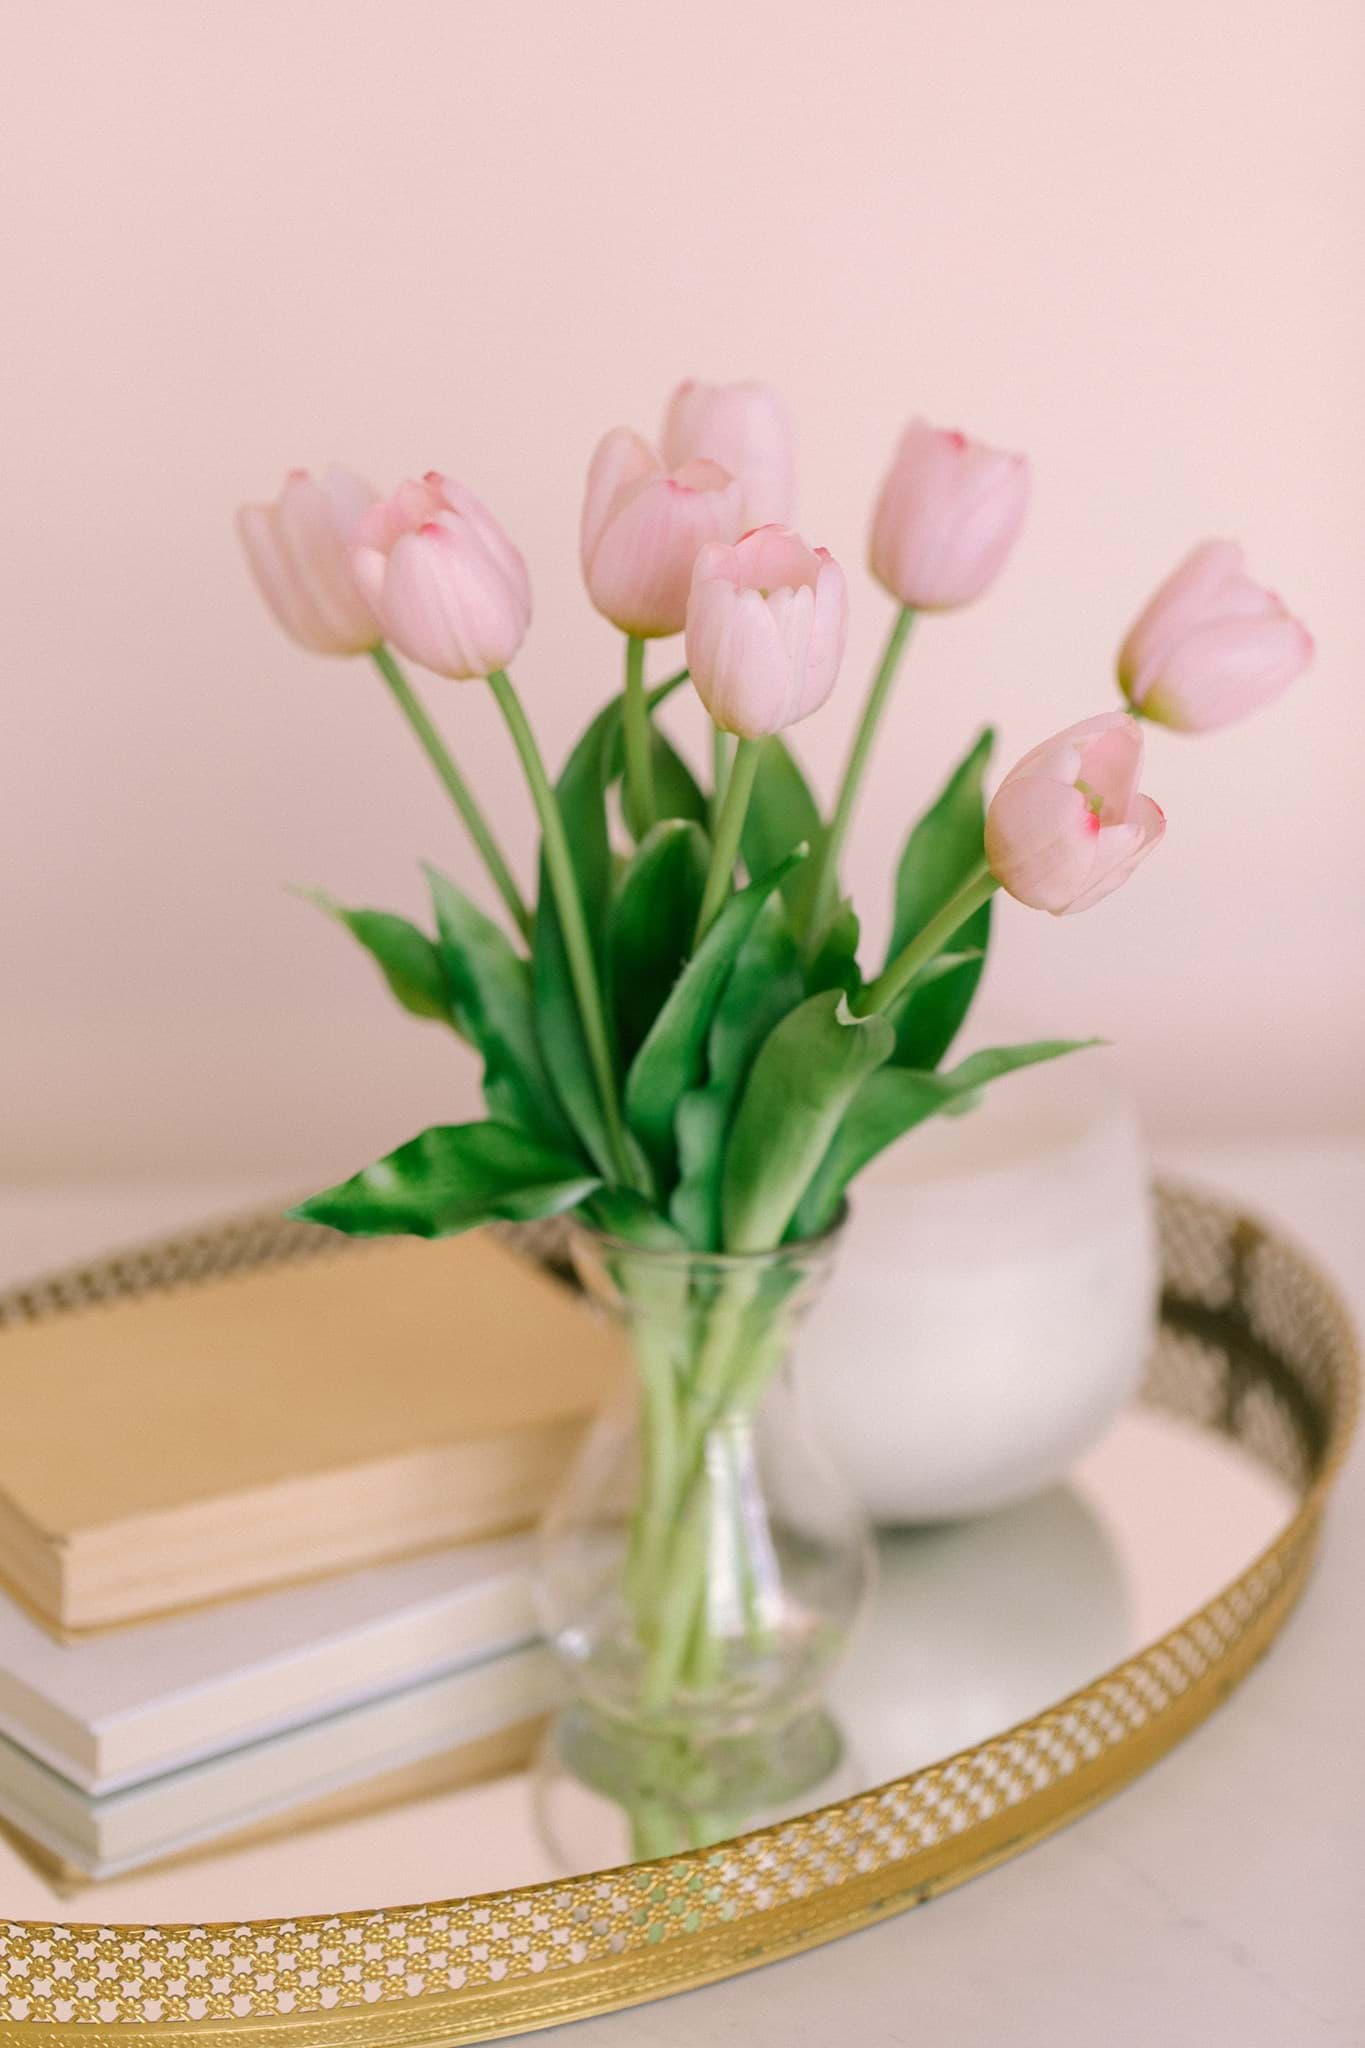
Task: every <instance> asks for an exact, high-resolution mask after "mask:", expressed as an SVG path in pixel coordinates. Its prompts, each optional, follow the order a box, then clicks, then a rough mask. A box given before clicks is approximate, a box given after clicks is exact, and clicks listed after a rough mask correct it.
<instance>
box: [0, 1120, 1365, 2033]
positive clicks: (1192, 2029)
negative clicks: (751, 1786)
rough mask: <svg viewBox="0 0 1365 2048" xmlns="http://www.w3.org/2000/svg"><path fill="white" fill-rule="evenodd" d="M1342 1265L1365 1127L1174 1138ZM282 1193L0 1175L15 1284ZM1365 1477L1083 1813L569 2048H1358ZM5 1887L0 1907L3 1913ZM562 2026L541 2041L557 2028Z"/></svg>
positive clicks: (1350, 1252) (1363, 1968) (1349, 1291)
mask: <svg viewBox="0 0 1365 2048" xmlns="http://www.w3.org/2000/svg"><path fill="white" fill-rule="evenodd" d="M1161 1164H1162V1165H1163V1166H1164V1167H1166V1168H1167V1169H1168V1170H1173V1171H1177V1172H1180V1173H1184V1174H1187V1175H1188V1176H1189V1177H1190V1178H1197V1179H1199V1180H1201V1181H1203V1182H1205V1183H1207V1184H1209V1185H1212V1186H1216V1187H1219V1188H1221V1189H1224V1190H1226V1191H1228V1192H1230V1193H1232V1194H1235V1195H1237V1196H1238V1197H1240V1198H1241V1199H1242V1200H1244V1201H1245V1202H1246V1203H1247V1204H1248V1205H1249V1206H1251V1207H1253V1208H1259V1209H1260V1210H1261V1211H1263V1212H1264V1213H1265V1214H1266V1215H1268V1216H1272V1217H1274V1218H1275V1219H1276V1220H1277V1221H1279V1222H1281V1223H1282V1224H1283V1225H1284V1226H1285V1227H1286V1228H1288V1229H1289V1230H1290V1231H1291V1232H1292V1233H1293V1234H1294V1235H1296V1236H1297V1237H1298V1238H1299V1240H1300V1241H1301V1242H1302V1243H1304V1244H1305V1245H1306V1246H1307V1247H1308V1248H1309V1249H1311V1250H1312V1251H1313V1252H1314V1253H1316V1255H1317V1256H1318V1257H1319V1259H1320V1260H1321V1261H1322V1263H1323V1264H1324V1265H1325V1266H1327V1267H1328V1269H1329V1270H1331V1271H1332V1272H1333V1273H1334V1275H1335V1277H1336V1278H1337V1280H1338V1282H1339V1284H1340V1285H1341V1287H1342V1289H1343V1291H1344V1292H1345V1294H1346V1296H1347V1298H1348V1299H1349V1300H1350V1302H1351V1303H1352V1306H1353V1307H1354V1309H1355V1311H1356V1313H1357V1314H1358V1316H1359V1317H1360V1318H1361V1320H1362V1322H1365V1143H1361V1142H1355V1141H1340V1142H1321V1141H1317V1142H1313V1143H1308V1142H1303V1143H1292V1144H1288V1143H1279V1144H1275V1145H1263V1144H1246V1145H1236V1146H1220V1147H1203V1148H1199V1149H1197V1150H1195V1149H1190V1150H1187V1151H1182V1152H1174V1151H1172V1150H1170V1149H1169V1148H1168V1149H1167V1152H1166V1153H1165V1155H1164V1156H1163V1158H1162V1161H1161ZM274 1192H277V1191H276V1190H272V1189H271V1188H269V1187H268V1186H263V1185H262V1184H259V1183H257V1184H249V1183H244V1182H242V1181H241V1180H237V1181H233V1182H212V1181H200V1182H189V1181H182V1182H178V1183H176V1184H174V1185H153V1184H147V1183H144V1184H138V1185H133V1184H129V1185H126V1186H125V1185H120V1186H117V1187H114V1186H109V1185H105V1186H100V1187H88V1188H74V1187H73V1188H51V1189H43V1190H38V1189H32V1188H23V1189H21V1188H17V1187H11V1188H0V1284H3V1283H5V1282H6V1281H8V1280H15V1279H21V1278H25V1277H27V1276H29V1275H31V1274H33V1273H35V1272H38V1271H41V1270H43V1269H44V1268H46V1267H50V1266H53V1265H58V1264H62V1263H64V1262H66V1261H67V1260H69V1259H76V1258H82V1257H86V1256H89V1255H92V1254H94V1253H96V1252H99V1251H103V1250H107V1249H110V1248H112V1247H113V1246H114V1245H115V1244H118V1243H121V1242H122V1243H126V1242H128V1241H129V1240H131V1239H136V1238H137V1237H139V1236H144V1235H148V1234H152V1233H155V1232H157V1231H160V1230H163V1229H166V1228H169V1227H174V1226H175V1225H176V1224H179V1223H183V1222H187V1221H192V1220H195V1219H198V1218H203V1217H208V1216H211V1215H213V1214H215V1213H222V1212H223V1211H224V1210H227V1209H231V1208H233V1207H237V1206H244V1205H246V1204H248V1203H250V1202H251V1201H253V1200H256V1199H259V1198H262V1197H268V1196H270V1195H271V1194H273V1193H274ZM1362 1561H1365V1469H1363V1468H1362V1461H1361V1459H1360V1458H1359V1457H1356V1458H1355V1459H1354V1460H1353V1461H1352V1463H1351V1464H1350V1466H1348V1468H1347V1471H1346V1474H1345V1476H1344V1478H1343V1480H1342V1482H1341V1484H1340V1487H1339V1490H1338V1496H1337V1499H1336V1502H1335V1505H1334V1512H1333V1514H1332V1516H1331V1519H1330V1522H1329V1527H1328V1532H1327V1542H1326V1546H1325V1551H1324V1555H1323V1558H1322V1561H1321V1563H1320V1565H1319V1568H1318V1571H1317V1574H1316V1576H1315V1578H1314V1581H1313V1583H1312V1584H1311V1586H1310V1587H1309V1589H1308V1592H1307V1594H1306V1596H1305V1599H1304V1601H1303V1603H1302V1605H1301V1607H1300V1609H1299V1611H1298V1613H1297V1614H1296V1615H1295V1616H1294V1618H1293V1619H1292V1621H1291V1622H1290V1624H1289V1626H1288V1628H1287V1630H1286V1632H1285V1634H1284V1636H1283V1637H1282V1639H1281V1640H1280V1641H1279V1642H1278V1643H1277V1644H1276V1645H1275V1647H1274V1649H1273V1651H1272V1653H1271V1655H1270V1656H1269V1658H1268V1659H1267V1660H1266V1661H1265V1662H1264V1663H1263V1664H1262V1665H1261V1666H1260V1667H1258V1669H1257V1670H1256V1671H1254V1672H1253V1673H1252V1674H1251V1676H1250V1677H1249V1678H1248V1679H1247V1681H1246V1683H1245V1684H1244V1685H1243V1686H1242V1687H1241V1688H1240V1689H1239V1690H1238V1691H1237V1692H1236V1693H1235V1694H1234V1695H1233V1697H1232V1698H1231V1700H1230V1701H1229V1702H1228V1703H1227V1704H1226V1705H1225V1706H1224V1707H1223V1708H1222V1709H1221V1710H1220V1711H1219V1712H1218V1713H1217V1714H1216V1715H1215V1716H1214V1718H1213V1719H1212V1720H1211V1721H1210V1722H1208V1723H1206V1724H1205V1726H1204V1727H1202V1728H1201V1729H1199V1730H1198V1731H1197V1732H1196V1733H1195V1734H1194V1735H1193V1736H1191V1737H1190V1738H1189V1739H1188V1740H1187V1741H1186V1742H1185V1743H1183V1744H1182V1745H1181V1746H1180V1748H1178V1749H1177V1750H1176V1751H1175V1752H1174V1754H1173V1755H1171V1756H1169V1757H1168V1758H1166V1759H1165V1761H1164V1762H1162V1763H1161V1764H1159V1765H1157V1767H1156V1768H1155V1769H1154V1770H1153V1771H1151V1772H1149V1773H1148V1774H1146V1775H1145V1776H1144V1777H1142V1778H1140V1779H1139V1780H1138V1781H1137V1783H1136V1784H1135V1785H1133V1786H1131V1787H1129V1788H1128V1789H1127V1790H1126V1791H1124V1792H1122V1793H1120V1794H1119V1795H1118V1796H1117V1797H1116V1798H1115V1799H1113V1800H1111V1801H1110V1802H1109V1803H1108V1804H1107V1805H1106V1806H1103V1807H1101V1808H1100V1809H1099V1810H1098V1811H1097V1812H1095V1813H1093V1814H1091V1815H1090V1816H1088V1817H1087V1818H1086V1819H1085V1820H1084V1821H1081V1822H1079V1823H1078V1824H1077V1825H1076V1826H1074V1827H1071V1828H1069V1829H1067V1830H1065V1831H1064V1832H1063V1833H1062V1834H1060V1835H1058V1836H1055V1837H1054V1838H1053V1839H1052V1840H1051V1841H1048V1842H1045V1843H1044V1844H1042V1846H1041V1847H1039V1848H1037V1849H1034V1850H1032V1851H1030V1852H1029V1853H1028V1854H1027V1855H1025V1856H1022V1857H1020V1858H1018V1859H1017V1860H1016V1861H1014V1862H1012V1863H1009V1864H1006V1865H1005V1866H1004V1867H1003V1868H1002V1869H1000V1870H997V1871H995V1872H993V1873H991V1874H990V1875H989V1876H987V1877H984V1878H981V1879H978V1880H977V1881H976V1882H975V1883H973V1884H970V1885H967V1886H965V1887H964V1888H963V1889H962V1890H960V1891H957V1892H954V1893H951V1894H949V1895H948V1896H947V1897H945V1898H942V1899H939V1900H937V1901H935V1902H934V1903H933V1904H931V1905H929V1906H925V1907H921V1908H919V1909H918V1910H917V1911H915V1912H912V1913H908V1914H905V1915H903V1916H902V1917H900V1918H899V1919H896V1920H892V1921H889V1922H887V1923H885V1924H883V1925H882V1926H880V1927H876V1928H872V1929H869V1930H868V1931H867V1932H866V1933H863V1934H858V1935H853V1936H850V1937H848V1938H846V1939H844V1940H842V1941H838V1942H834V1943H831V1944H830V1945H829V1946H827V1947H825V1948H822V1949H817V1950H815V1951H813V1952H812V1953H810V1954H809V1955H805V1956H800V1957H796V1958H794V1959H793V1960H791V1961H789V1962H785V1963H779V1964H775V1965H773V1966H771V1967H769V1968H767V1969H764V1970H759V1971H755V1972H752V1973H751V1974H749V1975H748V1976H745V1977H740V1978H736V1979H733V1980H732V1981H731V1982H729V1983H726V1984H721V1985H716V1986H712V1987H711V1988H709V1989H707V1990H704V1991H695V1992H690V1993H687V1994H685V1995H683V1996H681V1997H677V1998H672V1999H666V2000H663V2001H662V2002H660V2003H658V2004H656V2005H652V2006H645V2007H639V2008H636V2009H635V2010H633V2011H631V2012H628V2013H621V2014H617V2015H613V2016H612V2017H610V2018H606V2019H601V2020H589V2021H583V2022H580V2023H579V2024H578V2025H577V2026H576V2027H574V2028H573V2029H572V2030H568V2031H566V2032H565V2036H564V2038H565V2040H566V2043H569V2042H571V2043H572V2048H684V2044H687V2048H694V2044H697V2043H703V2042H704V2043H706V2044H707V2048H727V2044H731V2043H734V2044H743V2048H826V2044H829V2048H835V2044H838V2048H842V2044H844V2043H846V2042H847V2043H856V2044H858V2048H899V2044H902V2043H905V2044H912V2043H913V2044H914V2048H940V2044H942V2048H1225V2044H1226V2048H1327V2044H1333V2048H1348V2044H1349V2048H1361V2044H1363V2043H1365V1600H1363V1599H1362V1578H1361V1564H1362ZM2 1905H3V1902H0V1908H2ZM540 2038H544V2037H540Z"/></svg>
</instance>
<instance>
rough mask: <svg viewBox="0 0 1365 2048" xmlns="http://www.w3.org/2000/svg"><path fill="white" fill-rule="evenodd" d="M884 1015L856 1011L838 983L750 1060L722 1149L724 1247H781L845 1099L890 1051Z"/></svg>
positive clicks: (789, 1019)
mask: <svg viewBox="0 0 1365 2048" xmlns="http://www.w3.org/2000/svg"><path fill="white" fill-rule="evenodd" d="M895 1042H896V1034H895V1032H894V1031H893V1030H892V1027H891V1025H890V1023H889V1022H888V1021H887V1019H886V1018H885V1017H882V1016H878V1015H875V1014H874V1015H873V1016H870V1017H855V1016H854V1014H853V1012H852V1010H850V1008H849V1006H848V998H847V997H846V996H845V995H844V993H843V991H842V990H841V989H827V990H825V991H824V993H823V994H821V995H816V996H811V997H810V998H809V999H808V1000H807V1001H806V1002H804V1003H802V1004H801V1005H800V1007H799V1008H797V1009H795V1010H793V1011H791V1013H790V1014H789V1015H788V1016H786V1017H784V1018H783V1019H782V1022H781V1023H780V1024H779V1025H778V1026H777V1027H776V1029H775V1030H774V1031H772V1032H771V1033H770V1035H769V1036H768V1038H767V1040H766V1041H765V1043H764V1045H763V1047H762V1049H761V1050H760V1052H759V1055H758V1058H757V1059H756V1060H755V1061H754V1064H753V1071H752V1072H751V1073H750V1075H749V1079H748V1082H747V1083H746V1085H745V1089H744V1094H743V1096H742V1098H741V1100H740V1105H739V1111H738V1114H737V1115H736V1117H735V1125H734V1129H733V1131H732V1132H731V1134H730V1142H729V1144H728V1145H727V1147H726V1150H725V1170H724V1175H723V1178H722V1182H721V1216H722V1226H723V1237H724V1243H725V1249H726V1250H727V1251H732V1252H751V1251H767V1250H769V1249H770V1248H771V1247H772V1246H774V1245H777V1244H780V1243H781V1241H782V1238H783V1236H784V1234H785V1233H786V1230H787V1226H788V1224H789V1223H790V1222H791V1221H792V1218H793V1216H794V1215H795V1214H796V1212H797V1207H798V1205H799V1204H800V1202H801V1198H802V1196H803V1195H804V1194H805V1192H806V1188H807V1185H808V1184H809V1182H810V1179H811V1176H812V1175H813V1174H814V1173H815V1171H816V1169H817V1167H818V1166H819V1165H820V1162H821V1160H822V1159H823V1158H824V1156H825V1153H826V1152H827V1151H828V1149H829V1146H830V1142H831V1140H832V1139H833V1137H834V1133H835V1131H836V1130H837V1129H838V1126H839V1122H840V1119H841V1118H842V1117H843V1114H844V1112H845V1110H846V1109H847V1108H848V1105H849V1103H850V1102H851V1101H852V1100H853V1099H854V1097H855V1096H856V1095H857V1093H858V1091H859V1089H860V1088H861V1087H862V1085H863V1083H864V1082H865V1081H866V1079H867V1076H868V1075H869V1074H870V1073H872V1072H873V1071H874V1069H875V1068H877V1067H879V1066H881V1065H882V1063H883V1062H884V1061H885V1060H887V1059H889V1058H890V1056H891V1051H892V1048H893V1047H894V1045H895Z"/></svg>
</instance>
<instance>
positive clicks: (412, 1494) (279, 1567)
mask: <svg viewBox="0 0 1365 2048" xmlns="http://www.w3.org/2000/svg"><path fill="white" fill-rule="evenodd" d="M620 1359H621V1352H620V1349H619V1345H618V1340H617V1339H616V1338H615V1336H614V1335H613V1333H612V1332H611V1331H610V1330H609V1329H608V1327H607V1326H606V1325H605V1324H603V1323H601V1322H599V1321H598V1320H597V1319H596V1318H594V1317H593V1316H592V1315H591V1314H590V1312H589V1311H588V1310H587V1308H586V1307H585V1306H584V1305H583V1304H582V1303H581V1302H580V1301H579V1299H578V1298H577V1297H576V1296H575V1295H574V1293H573V1292H572V1290H571V1289H569V1288H568V1287H566V1286H565V1285H564V1284H563V1283H562V1282H560V1281H558V1280H555V1279H552V1278H550V1277H549V1276H548V1275H547V1274H545V1273H544V1272H543V1271H541V1270H540V1269H539V1268H538V1267H536V1266H534V1265H532V1264H531V1263H530V1261H528V1260H526V1259H523V1258H521V1257H520V1256H518V1255H517V1254H516V1253H515V1252H512V1251H509V1250H507V1249H506V1248H505V1246H504V1245H502V1244H501V1243H499V1242H498V1241H497V1240H496V1239H494V1238H492V1237H490V1236H488V1235H487V1234H484V1233H478V1234H475V1235H471V1236H469V1237H461V1238H454V1239H451V1240H447V1241H445V1242H443V1243H436V1244H427V1243H421V1242H416V1241H413V1240H408V1239H404V1240H400V1241H396V1242H386V1243H380V1244H374V1245H367V1246H363V1247H359V1248H351V1249H348V1250H347V1251H345V1252H344V1253H341V1254H339V1255H337V1256H334V1257H329V1258H323V1259H312V1260H308V1261H306V1262H303V1263H299V1264H285V1265H279V1266H273V1267H269V1268H266V1269H264V1270H260V1271H257V1272H247V1273H242V1274H239V1275H228V1276H226V1277H222V1278H216V1279H214V1280H211V1281H206V1282H202V1283H199V1284H196V1285H190V1286H186V1287H182V1288H179V1289H177V1290H175V1291H174V1292H171V1293H165V1294H156V1295H149V1296H144V1297H142V1298H140V1299H137V1300H125V1301H116V1302H113V1303H103V1304H96V1305H93V1306H90V1307H87V1308H83V1309H81V1310H79V1311H77V1312H75V1313H72V1314H65V1315H59V1316H54V1317H52V1318H50V1319H47V1320H42V1321H38V1322H35V1323H32V1324H19V1325H17V1326H15V1327H12V1328H10V1329H6V1330H5V1331H3V1332H0V1415H3V1417H4V1427H3V1429H2V1430H0V1577H3V1578H4V1579H6V1580H7V1581H8V1583H9V1584H10V1585H11V1586H12V1587H13V1588H14V1590H15V1591H17V1593H18V1594H19V1596H20V1598H21V1599H23V1600H24V1601H25V1602H26V1603H27V1604H28V1605H29V1606H30V1608H31V1609H32V1610H33V1611H34V1612H35V1613H36V1614H37V1615H38V1616H39V1617H40V1618H41V1619H43V1620H45V1621H47V1622H49V1623H50V1624H51V1625H52V1626H54V1627H55V1628H56V1629H57V1630H58V1631H59V1632H65V1631H78V1630H83V1629H89V1628H93V1627H99V1626H102V1625H106V1624H108V1623H112V1622H126V1621H130V1620H133V1619H135V1618H137V1617H145V1616H148V1615H152V1614H157V1613H161V1612H164V1611H166V1610H170V1609H175V1608H180V1607H184V1606H188V1605H192V1604H195V1603H198V1602H202V1601H207V1600H216V1599H221V1598H223V1597H224V1596H226V1595H231V1594H239V1593H242V1592H246V1591H253V1590H255V1589H258V1588H261V1587H265V1586H269V1585H272V1584H279V1583H281V1582H283V1581H286V1580H291V1579H302V1578H307V1577H311V1576H316V1575H318V1574H321V1573H324V1572H332V1571H337V1570H340V1569H343V1568H345V1567H348V1566H353V1565H357V1564H367V1563H372V1562H375V1561H377V1560H380V1559H384V1558H390V1557H395V1556H398V1555H401V1554H404V1553H411V1552H414V1551H417V1550H420V1549H423V1548H427V1547H431V1546H434V1545H437V1544H448V1543H453V1542H463V1541H469V1540H473V1539H476V1538H480V1537H487V1536H492V1535H496V1534H499V1533H502V1532H505V1531H510V1530H514V1529H517V1528H520V1527H525V1526H526V1525H527V1524H529V1523H530V1522H532V1521H533V1520H534V1519H535V1517H536V1515H537V1514H538V1513H539V1511H540V1508H541V1507H542V1505H543V1503H544V1501H545V1499H546V1497H547V1495H548V1493H549V1492H550V1490H551V1489H552V1487H553V1485H554V1483H555V1481H556V1480H557V1479H558V1478H559V1476H560V1474H561V1472H562V1471H563V1469H564V1466H565V1463H566V1461H567V1459H568V1457H569V1455H570V1454H571V1452H572V1450H573V1448H574V1446H575V1445H576V1443H577V1441H578V1438H579V1435H580V1432H581V1430H582V1427H583V1424H584V1422H585V1420H586V1418H587V1417H588V1416H589V1415H590V1414H591V1413H592V1411H593V1410H594V1409H595V1408H596V1407H597V1405H598V1404H599V1402H600V1401H601V1399H602V1397H603V1395H604V1393H605V1392H606V1391H607V1390H608V1388H609V1387H610V1385H611V1384H612V1381H613V1378H614V1376H615V1374H616V1373H617V1372H618V1371H619V1370H620Z"/></svg>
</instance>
